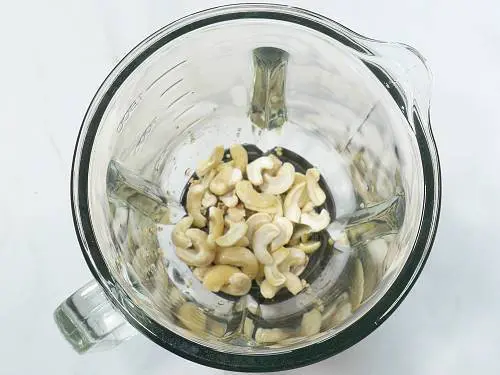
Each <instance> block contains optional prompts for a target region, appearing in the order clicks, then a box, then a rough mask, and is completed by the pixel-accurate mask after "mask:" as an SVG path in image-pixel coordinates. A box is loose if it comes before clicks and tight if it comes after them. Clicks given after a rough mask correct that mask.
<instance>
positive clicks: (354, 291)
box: [350, 258, 365, 311]
mask: <svg viewBox="0 0 500 375" xmlns="http://www.w3.org/2000/svg"><path fill="white" fill-rule="evenodd" d="M351 280H352V282H351V290H350V296H351V306H352V310H353V311H354V310H356V309H357V308H358V307H359V305H360V304H361V302H362V301H363V295H364V284H365V277H364V271H363V264H362V263H361V261H360V260H359V258H356V259H355V260H354V265H353V270H352V276H351Z"/></svg>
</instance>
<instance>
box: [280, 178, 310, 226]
mask: <svg viewBox="0 0 500 375" xmlns="http://www.w3.org/2000/svg"><path fill="white" fill-rule="evenodd" d="M305 188H306V184H305V182H301V183H299V184H297V185H295V186H294V187H292V188H291V189H290V190H289V191H288V193H287V195H286V198H285V203H284V204H283V209H284V211H285V217H286V218H287V219H288V220H290V221H291V222H294V223H299V222H300V216H301V211H300V207H299V199H300V196H301V194H302V192H303V191H304V189H305Z"/></svg>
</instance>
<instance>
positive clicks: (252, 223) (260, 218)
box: [247, 212, 272, 245]
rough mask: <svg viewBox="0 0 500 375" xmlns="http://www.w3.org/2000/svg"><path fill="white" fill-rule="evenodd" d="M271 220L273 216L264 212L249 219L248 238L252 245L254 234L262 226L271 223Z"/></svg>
mask: <svg viewBox="0 0 500 375" xmlns="http://www.w3.org/2000/svg"><path fill="white" fill-rule="evenodd" d="M271 220H272V219H271V215H269V214H266V213H264V212H257V213H255V214H253V215H252V216H250V217H249V218H248V219H247V225H248V230H247V237H248V239H249V240H250V245H251V244H252V239H253V234H254V233H255V231H256V230H257V229H259V228H260V227H261V226H262V225H264V224H266V223H270V222H271Z"/></svg>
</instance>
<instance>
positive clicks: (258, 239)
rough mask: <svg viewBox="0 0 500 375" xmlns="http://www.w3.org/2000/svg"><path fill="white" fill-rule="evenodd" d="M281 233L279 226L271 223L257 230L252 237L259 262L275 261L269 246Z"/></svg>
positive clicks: (268, 262)
mask: <svg viewBox="0 0 500 375" xmlns="http://www.w3.org/2000/svg"><path fill="white" fill-rule="evenodd" d="M279 234H280V230H279V228H278V227H277V226H276V225H274V224H270V223H267V224H264V225H262V226H261V227H260V228H259V229H257V230H256V231H255V233H254V235H253V239H252V245H253V251H254V253H255V256H256V257H257V259H258V260H259V262H261V263H262V264H272V263H273V257H272V256H271V254H270V253H269V251H268V250H267V248H268V246H269V245H270V244H271V242H272V241H273V240H274V239H275V238H276V237H278V235H279Z"/></svg>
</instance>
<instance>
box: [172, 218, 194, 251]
mask: <svg viewBox="0 0 500 375" xmlns="http://www.w3.org/2000/svg"><path fill="white" fill-rule="evenodd" d="M192 224H193V218H192V217H191V216H186V217H184V218H182V219H181V220H179V222H178V223H177V224H175V227H174V230H173V231H172V243H173V244H174V245H175V246H179V247H183V248H188V247H191V246H193V243H192V242H191V239H190V238H189V237H188V236H186V230H188V229H189V228H190V227H191V225H192Z"/></svg>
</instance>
